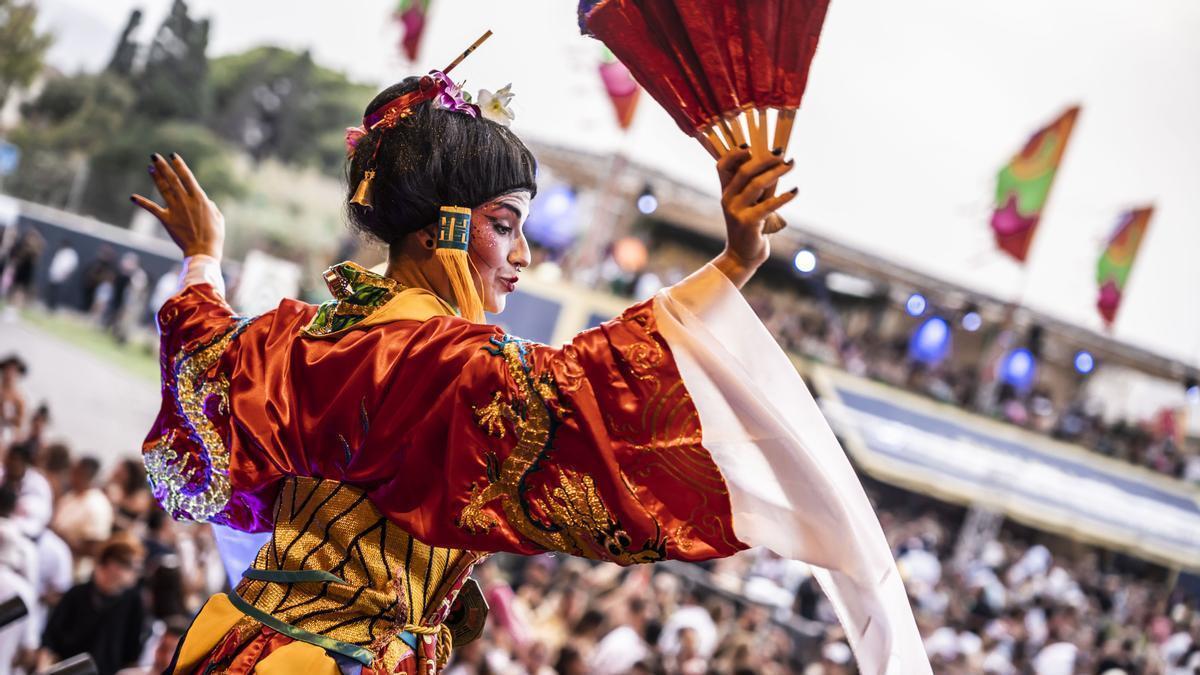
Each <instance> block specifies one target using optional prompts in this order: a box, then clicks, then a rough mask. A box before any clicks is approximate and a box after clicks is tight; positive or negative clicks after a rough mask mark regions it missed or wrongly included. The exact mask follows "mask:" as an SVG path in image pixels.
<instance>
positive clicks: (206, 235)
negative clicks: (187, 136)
mask: <svg viewBox="0 0 1200 675" xmlns="http://www.w3.org/2000/svg"><path fill="white" fill-rule="evenodd" d="M149 171H150V177H151V178H152V179H154V186H155V187H156V188H158V193H159V194H160V195H162V199H163V202H165V203H166V206H160V205H159V204H158V203H156V202H154V201H153V200H151V199H147V198H145V197H143V196H141V195H138V194H133V195H130V196H129V199H130V200H132V201H133V203H134V204H137V205H138V206H140V207H142V208H143V209H146V210H147V211H149V212H150V214H151V215H153V216H154V217H155V218H158V220H159V221H160V222H161V223H162V224H163V227H165V228H166V229H167V234H169V235H171V239H173V240H174V241H175V244H176V245H177V246H179V250H181V251H183V255H184V256H193V255H208V256H212V257H214V258H217V259H220V257H221V252H222V250H223V249H224V247H225V217H224V216H222V215H221V211H220V209H218V208H217V205H216V204H214V203H213V201H212V200H211V199H209V198H208V195H206V194H204V190H203V189H201V187H200V184H199V183H197V182H196V177H195V176H193V175H192V170H191V169H189V168H188V165H187V163H185V162H184V161H183V158H182V157H180V156H179V155H177V154H175V153H171V157H170V159H169V160H168V159H164V158H163V157H162V155H159V154H158V153H154V154H153V155H151V156H150V166H149Z"/></svg>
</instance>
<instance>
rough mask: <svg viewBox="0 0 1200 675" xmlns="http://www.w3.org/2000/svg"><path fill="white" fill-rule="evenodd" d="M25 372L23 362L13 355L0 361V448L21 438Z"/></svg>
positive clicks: (23, 415) (23, 418) (23, 416)
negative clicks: (23, 378)
mask: <svg viewBox="0 0 1200 675" xmlns="http://www.w3.org/2000/svg"><path fill="white" fill-rule="evenodd" d="M26 372H27V368H26V367H25V362H24V361H22V360H21V357H19V356H17V355H15V354H10V355H9V356H6V357H5V358H4V359H3V360H0V447H5V446H7V445H9V444H10V443H14V442H16V441H17V440H18V439H20V438H23V433H24V432H23V424H24V420H25V407H26V405H25V392H24V391H22V390H21V378H22V377H24V376H25V373H26Z"/></svg>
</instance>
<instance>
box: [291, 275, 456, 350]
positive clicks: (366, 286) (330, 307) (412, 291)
mask: <svg viewBox="0 0 1200 675" xmlns="http://www.w3.org/2000/svg"><path fill="white" fill-rule="evenodd" d="M324 276H325V283H326V285H328V286H329V292H330V293H331V294H332V295H333V300H330V301H328V302H326V303H323V304H322V305H321V306H320V307H319V308H318V309H317V313H316V315H314V316H313V318H312V320H311V321H310V322H309V323H308V325H307V326H306V327H305V328H304V330H303V333H304V335H307V336H308V337H316V338H324V337H330V336H333V335H340V334H342V333H344V332H346V331H348V330H352V329H355V328H366V327H368V326H374V325H377V324H381V323H388V322H391V321H399V320H402V319H411V320H416V321H425V320H427V319H429V318H431V317H434V316H454V315H455V314H456V312H455V311H454V308H452V307H451V306H450V305H448V304H446V302H445V301H443V300H442V299H441V298H439V297H437V296H436V295H434V294H433V293H431V292H430V291H427V290H425V289H423V288H410V287H408V286H405V285H403V284H400V283H398V282H396V281H395V280H393V279H389V278H388V277H385V276H382V275H379V274H375V273H374V272H372V271H370V270H368V269H366V268H364V267H362V266H360V265H357V264H355V263H353V262H350V261H346V262H342V263H338V264H336V265H334V266H333V267H330V268H329V269H327V270H325V275H324Z"/></svg>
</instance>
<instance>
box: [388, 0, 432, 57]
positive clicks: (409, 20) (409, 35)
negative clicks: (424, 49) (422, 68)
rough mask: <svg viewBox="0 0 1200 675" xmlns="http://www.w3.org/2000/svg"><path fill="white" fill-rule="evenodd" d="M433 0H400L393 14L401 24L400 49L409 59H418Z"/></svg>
mask: <svg viewBox="0 0 1200 675" xmlns="http://www.w3.org/2000/svg"><path fill="white" fill-rule="evenodd" d="M431 2H433V0H400V3H399V4H398V5H396V11H395V12H393V14H392V18H394V19H395V21H396V23H398V24H400V51H402V52H404V56H405V57H406V58H407V59H408V60H409V61H416V60H417V53H418V52H419V51H420V49H421V35H422V34H423V33H424V32H425V23H426V22H427V20H428V18H429V4H430V3H431Z"/></svg>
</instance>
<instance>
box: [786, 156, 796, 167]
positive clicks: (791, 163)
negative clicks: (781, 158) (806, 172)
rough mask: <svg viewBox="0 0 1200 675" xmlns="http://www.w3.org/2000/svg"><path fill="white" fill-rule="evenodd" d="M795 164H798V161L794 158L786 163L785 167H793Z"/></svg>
mask: <svg viewBox="0 0 1200 675" xmlns="http://www.w3.org/2000/svg"><path fill="white" fill-rule="evenodd" d="M795 163H796V160H795V158H792V159H789V160H788V161H786V162H784V165H785V166H791V165H793V164H795Z"/></svg>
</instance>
